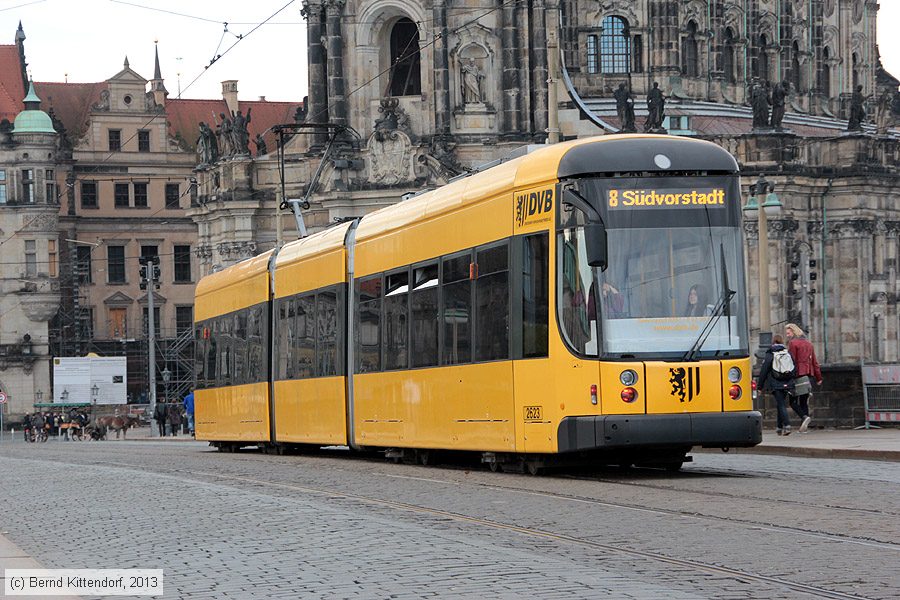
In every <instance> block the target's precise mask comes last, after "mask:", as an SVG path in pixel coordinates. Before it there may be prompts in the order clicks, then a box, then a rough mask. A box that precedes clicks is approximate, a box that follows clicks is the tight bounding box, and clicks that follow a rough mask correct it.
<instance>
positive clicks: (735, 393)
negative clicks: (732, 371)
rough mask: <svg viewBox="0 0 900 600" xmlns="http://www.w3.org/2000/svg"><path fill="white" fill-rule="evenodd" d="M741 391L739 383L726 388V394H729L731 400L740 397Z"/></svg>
mask: <svg viewBox="0 0 900 600" xmlns="http://www.w3.org/2000/svg"><path fill="white" fill-rule="evenodd" d="M742 393H743V391H742V390H741V386H739V385H733V386H731V388H730V389H729V390H728V395H729V396H731V399H732V400H738V399H740V397H741V394H742Z"/></svg>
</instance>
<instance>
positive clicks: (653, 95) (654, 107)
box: [644, 81, 666, 132]
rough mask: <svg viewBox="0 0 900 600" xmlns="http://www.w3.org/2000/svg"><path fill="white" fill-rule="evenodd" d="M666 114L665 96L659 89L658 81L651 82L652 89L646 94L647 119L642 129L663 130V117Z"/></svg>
mask: <svg viewBox="0 0 900 600" xmlns="http://www.w3.org/2000/svg"><path fill="white" fill-rule="evenodd" d="M665 116H666V97H665V96H664V95H663V93H662V90H660V89H659V83H657V82H655V81H654V82H653V89H652V90H650V92H649V93H648V94H647V120H646V121H645V122H644V131H648V132H649V131H665V130H664V129H663V119H664V118H665Z"/></svg>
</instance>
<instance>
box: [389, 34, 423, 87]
mask: <svg viewBox="0 0 900 600" xmlns="http://www.w3.org/2000/svg"><path fill="white" fill-rule="evenodd" d="M390 43H391V79H390V84H389V86H388V90H389V92H390V95H391V96H418V95H420V94H421V93H422V75H421V72H420V71H421V69H420V67H419V28H418V27H416V24H415V23H413V22H412V20H410V19H407V18H405V17H404V18H402V19H400V20H399V21H397V22H396V23H394V27H393V28H392V29H391V42H390Z"/></svg>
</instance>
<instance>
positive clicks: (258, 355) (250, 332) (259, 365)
mask: <svg viewBox="0 0 900 600" xmlns="http://www.w3.org/2000/svg"><path fill="white" fill-rule="evenodd" d="M264 318H265V312H264V308H263V307H262V306H254V307H253V308H251V309H250V312H249V314H248V315H247V377H248V381H252V382H257V381H265V380H266V379H268V373H266V371H265V366H264V365H263V358H262V357H263V352H264V349H263V348H264V339H265V335H264V332H265V329H266V328H265V327H264V326H263V319H264Z"/></svg>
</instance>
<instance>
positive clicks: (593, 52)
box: [587, 35, 600, 73]
mask: <svg viewBox="0 0 900 600" xmlns="http://www.w3.org/2000/svg"><path fill="white" fill-rule="evenodd" d="M599 71H600V63H599V55H598V54H597V36H596V35H589V36H587V72H588V73H597V72H599Z"/></svg>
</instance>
